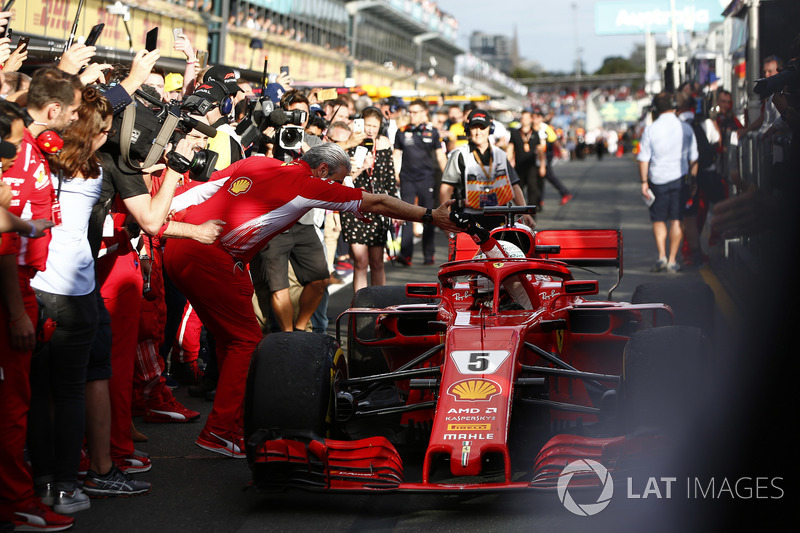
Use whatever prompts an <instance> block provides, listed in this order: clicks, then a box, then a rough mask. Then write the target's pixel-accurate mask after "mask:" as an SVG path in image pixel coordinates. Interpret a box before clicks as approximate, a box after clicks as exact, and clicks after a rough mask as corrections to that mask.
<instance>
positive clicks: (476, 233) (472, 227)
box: [450, 209, 491, 244]
mask: <svg viewBox="0 0 800 533" xmlns="http://www.w3.org/2000/svg"><path fill="white" fill-rule="evenodd" d="M450 221H451V222H453V223H454V224H455V225H456V226H458V227H459V228H461V229H463V230H464V232H465V233H466V234H467V235H469V236H470V237H472V240H473V241H475V242H476V243H478V244H483V243H485V242H486V241H488V240H489V238H490V237H491V236H490V235H489V230H487V229H486V228H484V227H483V226H481V225H480V224H479V223H478V221H477V220H475V218H474V217H473V216H472V215H469V214H467V213H465V212H463V211H460V210H457V209H453V210H452V211H450Z"/></svg>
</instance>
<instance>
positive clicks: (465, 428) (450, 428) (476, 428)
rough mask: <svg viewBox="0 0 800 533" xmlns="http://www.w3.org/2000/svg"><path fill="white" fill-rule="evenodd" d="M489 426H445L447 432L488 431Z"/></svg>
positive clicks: (490, 427)
mask: <svg viewBox="0 0 800 533" xmlns="http://www.w3.org/2000/svg"><path fill="white" fill-rule="evenodd" d="M490 429H492V425H491V424H447V431H489V430H490Z"/></svg>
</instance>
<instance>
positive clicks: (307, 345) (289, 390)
mask: <svg viewBox="0 0 800 533" xmlns="http://www.w3.org/2000/svg"><path fill="white" fill-rule="evenodd" d="M342 363H343V361H342V353H341V350H339V346H338V345H337V344H336V341H335V340H334V339H333V338H332V337H329V336H328V335H319V334H316V333H307V332H299V331H298V332H289V333H285V332H284V333H273V334H272V335H267V336H266V337H264V339H263V340H262V341H261V343H260V344H259V345H258V347H257V348H256V351H255V352H254V353H253V358H252V359H251V361H250V371H249V373H248V376H247V390H246V393H245V405H244V437H245V442H246V441H247V440H248V439H249V438H250V436H251V435H252V434H253V433H255V432H256V431H258V430H260V429H267V430H272V429H275V430H278V431H279V432H280V431H286V432H295V433H296V432H304V433H313V434H314V435H315V436H317V437H326V436H327V433H328V431H329V429H330V422H329V420H330V418H329V416H330V413H331V411H330V410H331V408H332V405H333V388H332V385H333V379H334V373H335V372H336V371H337V369H339V368H340V366H339V365H340V364H342Z"/></svg>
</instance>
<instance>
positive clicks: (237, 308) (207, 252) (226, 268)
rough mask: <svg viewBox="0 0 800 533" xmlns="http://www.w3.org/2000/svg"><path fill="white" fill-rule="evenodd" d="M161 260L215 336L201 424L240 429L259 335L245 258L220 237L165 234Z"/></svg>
mask: <svg viewBox="0 0 800 533" xmlns="http://www.w3.org/2000/svg"><path fill="white" fill-rule="evenodd" d="M164 265H165V266H166V269H167V274H168V275H169V278H170V279H171V280H172V281H173V283H175V286H176V287H178V289H179V290H180V291H181V292H182V293H183V294H184V296H186V298H187V299H188V300H189V301H190V302H191V304H192V306H193V307H194V309H195V310H196V311H197V316H198V317H199V318H200V320H201V321H202V322H203V325H204V326H205V327H206V329H208V330H209V331H210V332H211V333H212V334H213V335H214V336H215V338H216V345H217V361H218V364H219V374H220V375H219V382H218V384H217V394H216V397H215V399H214V407H213V408H212V410H211V414H210V415H209V416H208V421H207V422H206V429H208V430H209V431H212V432H220V431H224V432H233V433H235V434H237V435H241V434H242V421H243V420H242V415H243V407H244V391H245V383H246V381H247V370H248V368H249V365H250V357H251V356H252V355H253V351H254V350H255V348H256V346H257V345H258V343H259V342H260V341H261V337H262V335H261V328H260V327H259V325H258V321H257V320H256V315H255V312H254V311H253V302H252V298H253V284H252V282H251V281H250V274H249V273H248V271H247V269H246V264H244V263H243V262H241V261H236V260H235V259H234V258H233V257H232V256H231V255H230V254H229V253H228V252H226V251H225V249H224V248H222V245H221V244H219V241H217V242H216V243H215V244H212V245H204V244H200V243H198V242H195V241H193V240H189V239H170V240H169V241H167V247H166V251H165V252H164Z"/></svg>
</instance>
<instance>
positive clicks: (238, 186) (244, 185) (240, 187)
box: [228, 178, 253, 196]
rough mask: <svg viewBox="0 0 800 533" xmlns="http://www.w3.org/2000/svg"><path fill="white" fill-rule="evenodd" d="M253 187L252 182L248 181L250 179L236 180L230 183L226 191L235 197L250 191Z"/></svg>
mask: <svg viewBox="0 0 800 533" xmlns="http://www.w3.org/2000/svg"><path fill="white" fill-rule="evenodd" d="M252 185H253V182H252V181H250V178H237V179H235V180H233V182H231V185H230V187H229V188H228V190H229V191H230V192H231V194H232V195H234V196H236V195H238V194H242V193H244V192H247V191H248V190H250V187H251V186H252Z"/></svg>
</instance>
